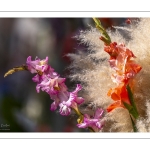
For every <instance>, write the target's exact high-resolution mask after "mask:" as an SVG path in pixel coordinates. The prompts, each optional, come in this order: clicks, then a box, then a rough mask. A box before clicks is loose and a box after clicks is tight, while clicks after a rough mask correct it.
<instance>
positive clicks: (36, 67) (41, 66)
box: [26, 56, 48, 73]
mask: <svg viewBox="0 0 150 150" xmlns="http://www.w3.org/2000/svg"><path fill="white" fill-rule="evenodd" d="M47 63H48V57H46V58H45V59H43V60H40V59H38V58H36V59H35V60H34V61H32V60H31V56H29V57H28V58H27V62H26V64H27V66H28V70H29V71H30V72H31V73H38V72H40V73H42V72H44V71H45V70H46V69H47V67H48V65H47Z"/></svg>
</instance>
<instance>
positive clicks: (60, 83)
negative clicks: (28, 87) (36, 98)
mask: <svg viewBox="0 0 150 150" xmlns="http://www.w3.org/2000/svg"><path fill="white" fill-rule="evenodd" d="M65 80H66V79H65V78H59V77H58V76H56V77H55V78H54V79H52V78H49V77H48V76H46V75H45V76H44V77H43V79H42V81H41V82H40V83H39V84H37V86H36V90H37V92H38V93H39V91H40V89H41V90H42V91H45V92H46V93H48V94H50V95H51V94H58V93H59V92H60V91H66V90H67V87H66V85H65V84H64V82H65Z"/></svg>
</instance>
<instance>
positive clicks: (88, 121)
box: [77, 108, 104, 132]
mask: <svg viewBox="0 0 150 150" xmlns="http://www.w3.org/2000/svg"><path fill="white" fill-rule="evenodd" d="M103 112H104V111H103V110H102V109H100V108H98V109H97V110H96V112H95V114H94V116H93V117H90V116H89V115H88V114H85V115H84V120H83V122H82V123H80V124H77V126H78V127H79V128H88V127H89V128H92V129H93V130H94V131H95V132H97V131H99V130H100V129H101V128H102V127H103V125H104V121H103V120H101V118H102V115H103Z"/></svg>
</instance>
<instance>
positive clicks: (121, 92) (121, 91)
mask: <svg viewBox="0 0 150 150" xmlns="http://www.w3.org/2000/svg"><path fill="white" fill-rule="evenodd" d="M107 95H108V96H110V97H111V98H112V99H113V100H114V101H115V102H114V103H113V104H111V105H110V106H109V107H108V108H107V111H108V112H110V111H112V110H113V109H115V108H117V107H124V105H123V103H122V102H126V103H128V104H130V100H129V97H128V92H127V89H126V86H125V84H123V83H122V84H120V85H119V86H118V87H116V88H114V89H110V90H109V91H108V94H107Z"/></svg>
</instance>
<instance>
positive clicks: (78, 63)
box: [69, 18, 150, 132]
mask: <svg viewBox="0 0 150 150" xmlns="http://www.w3.org/2000/svg"><path fill="white" fill-rule="evenodd" d="M149 26H150V19H149V18H141V19H139V22H136V24H135V23H134V24H131V25H127V26H125V27H115V28H116V31H114V32H112V31H110V30H109V31H108V34H109V36H110V37H111V40H112V41H115V42H117V43H124V44H125V45H126V47H128V48H129V49H130V50H132V51H133V53H134V54H135V56H136V57H137V58H136V59H135V61H136V63H138V64H140V65H141V66H142V70H141V72H140V73H139V74H138V75H137V76H136V78H135V79H134V83H135V84H134V91H133V93H134V98H135V101H136V105H137V109H138V111H139V114H140V118H142V119H139V120H138V121H137V126H138V129H139V131H142V132H143V131H146V132H149V130H150V128H147V122H149V121H150V107H149V105H148V102H150V36H149V35H150V27H149ZM120 29H121V30H123V31H124V32H120ZM125 34H128V36H129V37H130V38H129V39H128V38H127V36H125ZM100 36H101V33H100V32H99V31H98V30H97V29H96V28H95V27H91V28H90V29H88V30H86V31H81V32H80V34H79V35H77V36H76V38H77V40H78V41H79V43H80V44H84V45H86V46H88V50H87V51H86V52H85V51H84V52H82V50H79V51H78V53H76V54H69V56H70V58H71V59H72V64H71V66H70V68H71V70H72V74H71V75H70V78H71V79H72V80H74V81H78V82H81V84H82V85H83V93H82V96H83V97H84V98H85V99H86V102H85V103H88V102H91V103H93V104H94V105H96V106H97V107H101V108H104V109H106V108H107V107H108V106H109V105H110V104H111V103H112V102H113V101H112V100H111V99H110V97H108V96H107V92H108V90H109V89H110V88H113V87H115V86H116V85H115V84H114V83H113V82H112V80H111V74H112V70H111V68H110V66H109V64H108V59H109V56H108V54H107V53H106V52H105V51H104V43H103V42H102V41H101V40H100V39H99V37H100ZM146 106H147V107H146ZM146 109H147V111H146ZM110 116H111V117H110ZM105 119H106V122H107V123H106V126H105V128H104V130H105V132H110V130H111V132H117V131H120V132H132V131H133V129H132V124H131V119H130V117H129V113H128V111H127V110H125V109H123V108H119V109H115V110H113V111H112V112H111V113H109V114H107V113H106V118H105ZM110 122H111V123H110Z"/></svg>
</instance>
